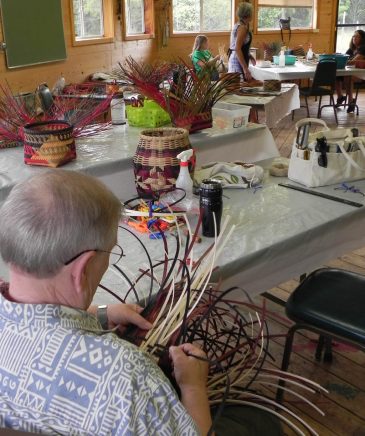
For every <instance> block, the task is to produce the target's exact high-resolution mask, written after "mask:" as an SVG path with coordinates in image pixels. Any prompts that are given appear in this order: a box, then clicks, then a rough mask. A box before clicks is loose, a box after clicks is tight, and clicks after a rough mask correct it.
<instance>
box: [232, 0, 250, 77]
mask: <svg viewBox="0 0 365 436" xmlns="http://www.w3.org/2000/svg"><path fill="white" fill-rule="evenodd" d="M252 14H253V10H252V5H251V3H247V2H243V3H240V4H239V5H238V8H237V11H236V16H237V19H238V22H237V23H236V24H235V25H234V27H233V29H232V33H231V42H230V45H229V53H230V55H229V61H228V72H229V73H241V74H242V75H243V79H244V80H245V81H247V82H248V81H250V80H251V79H252V76H251V73H250V70H249V69H248V64H249V61H250V59H251V61H252V63H253V64H254V65H255V60H254V58H253V57H252V56H251V55H250V45H251V41H252V33H251V32H250V21H251V20H252Z"/></svg>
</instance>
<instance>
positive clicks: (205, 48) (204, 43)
mask: <svg viewBox="0 0 365 436" xmlns="http://www.w3.org/2000/svg"><path fill="white" fill-rule="evenodd" d="M190 56H191V61H192V63H193V66H194V69H195V71H196V73H197V74H198V76H199V75H200V74H201V72H202V69H203V68H204V67H205V66H212V67H214V65H215V64H216V62H217V61H218V60H219V59H220V56H219V55H217V56H215V57H213V55H212V53H211V52H210V50H209V40H208V37H207V36H205V35H198V36H197V37H196V38H195V41H194V45H193V51H192V52H191V55H190ZM218 78H219V74H218V70H217V69H216V68H213V71H212V77H211V79H212V80H218Z"/></svg>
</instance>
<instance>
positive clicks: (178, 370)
mask: <svg viewBox="0 0 365 436" xmlns="http://www.w3.org/2000/svg"><path fill="white" fill-rule="evenodd" d="M169 351H170V356H171V359H172V362H173V365H174V377H175V379H176V382H177V384H178V385H179V387H180V389H181V391H184V390H188V391H190V390H197V389H199V390H204V391H205V390H206V386H207V378H208V372H209V364H208V362H206V361H204V360H200V359H197V358H195V357H193V356H197V357H201V358H202V359H206V358H207V356H206V354H205V353H204V351H202V350H200V349H199V348H198V347H196V346H195V345H193V344H183V345H179V346H178V347H170V350H169Z"/></svg>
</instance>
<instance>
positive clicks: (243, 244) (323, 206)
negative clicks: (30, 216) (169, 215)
mask: <svg viewBox="0 0 365 436" xmlns="http://www.w3.org/2000/svg"><path fill="white" fill-rule="evenodd" d="M287 181H288V180H287V179H285V178H274V177H270V176H269V175H268V174H267V173H266V178H265V181H264V183H263V188H262V189H259V190H257V191H256V192H255V191H253V190H242V189H241V190H238V189H233V190H225V191H224V193H225V195H226V197H225V198H224V212H223V217H224V216H230V217H231V224H235V225H236V226H237V227H236V229H235V231H234V232H233V234H232V237H231V239H230V240H229V242H228V244H227V245H226V247H225V248H224V250H223V252H222V254H221V255H220V257H219V258H218V260H217V265H218V266H219V270H218V271H217V272H216V273H215V277H218V276H220V277H221V278H223V289H226V288H228V287H229V286H233V285H236V286H241V287H242V288H244V289H246V290H247V291H248V292H249V294H250V295H255V294H258V293H261V292H264V291H266V290H268V289H270V288H272V287H274V286H276V285H278V284H279V283H282V282H284V281H286V280H289V279H291V278H293V277H296V276H299V275H300V274H302V273H304V272H309V271H311V270H313V269H315V268H318V267H320V266H321V265H322V264H323V263H324V262H326V261H328V260H330V259H333V258H336V257H337V256H340V255H342V254H344V253H346V252H348V251H351V250H353V249H356V248H360V247H362V246H364V245H365V232H364V225H365V199H364V197H363V196H361V195H360V194H354V193H350V192H347V193H345V192H344V191H339V190H335V189H334V187H335V186H327V187H322V188H317V189H314V190H315V191H319V192H324V193H327V194H330V195H333V196H336V197H341V198H345V199H347V200H352V201H355V202H358V203H362V204H364V207H361V208H355V207H352V206H348V205H345V204H342V203H338V202H334V201H332V200H326V199H324V198H321V197H316V196H313V195H309V194H306V193H301V192H298V191H293V190H290V189H287V188H284V187H280V186H278V183H279V182H287ZM291 183H292V184H295V183H294V182H291ZM351 184H354V185H355V186H356V187H358V188H360V189H361V190H362V191H363V192H365V180H362V181H357V182H353V183H351ZM227 197H229V198H227ZM119 237H120V243H121V245H122V246H123V247H124V248H125V250H126V254H127V256H126V258H123V268H125V270H126V271H127V272H128V274H131V275H132V276H133V272H135V274H137V272H136V268H137V267H136V265H138V268H141V267H142V268H143V266H144V265H147V264H146V260H145V256H144V255H143V252H142V249H141V247H138V246H137V245H138V244H136V242H135V241H133V242H132V239H129V238H127V235H126V233H125V232H121V233H120V235H119ZM142 238H143V241H144V242H145V243H147V246H148V247H149V251H150V253H151V255H152V258H153V259H154V260H157V259H161V253H162V252H163V251H162V245H161V244H162V243H161V241H155V240H154V241H151V240H149V239H148V238H146V237H145V236H142ZM168 240H169V243H170V244H173V238H172V237H170V238H168ZM210 242H211V239H210V238H203V241H202V243H201V244H196V246H195V250H196V256H199V254H200V253H202V252H204V251H205V249H206V248H207V246H208V245H209V244H210ZM131 246H133V251H131ZM128 253H131V256H129V255H128ZM128 258H129V259H128ZM137 275H139V274H137ZM135 276H136V275H135ZM135 276H134V277H135ZM105 280H107V284H110V283H111V286H112V289H117V290H119V291H120V290H121V289H124V287H125V286H126V285H123V284H122V282H121V280H120V279H119V280H118V279H117V278H116V276H115V275H110V274H109V275H107V276H106V277H105ZM103 299H105V294H104V293H98V296H97V301H98V302H100V301H102V300H103ZM109 301H112V300H109Z"/></svg>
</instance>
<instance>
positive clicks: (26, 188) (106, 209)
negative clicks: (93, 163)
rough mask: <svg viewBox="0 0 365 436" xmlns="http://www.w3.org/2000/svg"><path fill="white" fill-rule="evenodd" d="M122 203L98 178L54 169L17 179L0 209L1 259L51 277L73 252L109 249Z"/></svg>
mask: <svg viewBox="0 0 365 436" xmlns="http://www.w3.org/2000/svg"><path fill="white" fill-rule="evenodd" d="M120 215H121V203H120V201H119V200H118V199H117V197H116V196H115V195H114V194H113V193H112V192H111V191H109V189H108V188H107V187H106V186H105V185H104V184H103V183H101V182H100V181H98V180H96V179H94V178H93V177H90V176H87V175H85V174H81V173H77V172H75V171H66V170H60V169H55V170H51V171H47V172H43V173H41V174H38V175H36V176H34V177H31V178H29V179H27V180H25V181H24V182H21V183H19V184H17V185H16V186H15V187H14V188H13V189H12V191H11V192H10V194H9V196H8V198H7V199H6V201H5V202H4V204H3V206H2V208H1V210H0V253H1V256H2V258H3V260H4V261H5V262H6V263H8V264H12V265H14V266H16V267H18V268H20V269H21V270H22V271H24V272H27V273H29V274H32V275H34V276H36V277H39V278H42V277H49V276H52V275H54V274H56V273H57V272H58V271H59V270H60V269H61V267H62V266H63V265H64V264H65V263H66V262H67V261H68V260H69V259H72V258H73V257H74V256H77V254H79V253H81V252H82V251H86V250H94V249H100V250H108V249H110V246H111V245H112V244H113V241H114V238H115V235H116V231H117V226H118V221H119V218H120Z"/></svg>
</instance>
